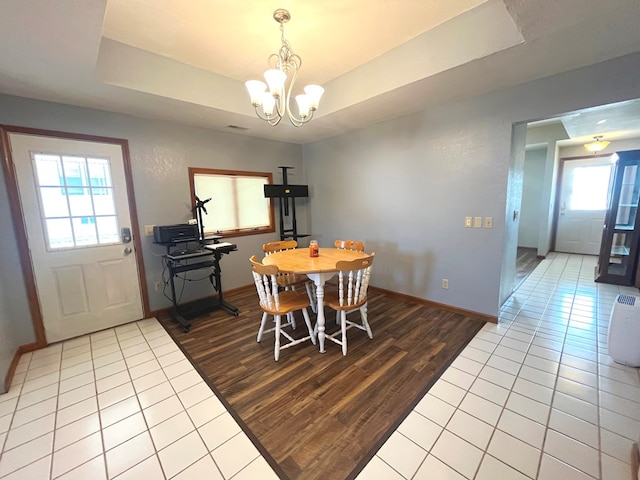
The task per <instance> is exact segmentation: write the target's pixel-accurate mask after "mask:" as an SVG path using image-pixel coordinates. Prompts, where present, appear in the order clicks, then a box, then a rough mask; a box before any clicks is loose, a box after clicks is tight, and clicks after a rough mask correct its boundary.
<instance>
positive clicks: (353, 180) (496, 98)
mask: <svg viewBox="0 0 640 480" xmlns="http://www.w3.org/2000/svg"><path fill="white" fill-rule="evenodd" d="M639 69H640V55H630V56H627V57H622V58H619V59H616V60H614V61H610V62H606V63H603V64H599V65H594V66H591V67H588V68H584V69H580V70H577V71H573V72H569V73H566V74H562V75H557V76H554V77H549V78H545V79H541V80H537V81H535V82H531V83H528V84H524V85H520V86H518V87H514V88H511V89H508V90H504V91H500V92H496V93H492V94H489V95H485V96H483V97H479V98H474V99H470V100H466V101H462V102H459V103H456V104H452V105H446V106H442V107H440V108H435V109H432V110H430V111H427V112H420V113H415V114H411V115H408V116H406V117H402V118H398V119H395V120H390V121H387V122H383V123H380V124H377V125H374V126H372V127H369V128H365V129H362V130H359V131H355V132H352V133H349V134H346V135H342V136H339V137H334V138H330V139H327V140H322V141H318V142H314V143H311V144H307V145H305V146H304V149H303V152H304V166H305V173H306V175H307V179H308V183H309V184H310V185H311V186H312V191H313V195H312V202H311V203H310V211H311V219H312V230H313V231H314V232H317V233H318V234H319V235H318V237H319V240H320V244H321V245H328V244H330V243H331V242H332V241H333V239H334V238H338V237H350V238H356V239H359V240H362V241H365V242H366V243H367V249H368V250H375V251H376V253H377V255H376V267H375V268H374V273H373V274H372V284H373V285H376V286H379V287H382V288H386V289H389V290H394V291H399V292H403V293H406V294H409V295H414V296H417V297H420V298H426V299H429V300H432V301H436V302H441V303H445V304H450V305H455V306H457V307H461V308H466V309H469V310H474V311H479V312H483V313H486V314H490V315H497V313H498V309H499V305H500V303H501V301H502V300H504V298H503V297H504V295H505V292H507V291H508V288H509V285H512V284H513V282H512V276H513V270H514V266H515V254H516V242H517V223H515V224H513V225H507V222H509V221H510V220H509V219H510V218H512V210H513V204H517V205H518V206H519V199H513V198H511V197H512V196H513V193H512V195H508V194H507V192H508V191H510V190H509V189H510V188H512V187H513V184H514V179H513V178H512V177H510V175H512V176H513V175H514V173H515V174H517V171H516V172H511V173H510V168H511V166H512V163H513V162H514V160H515V157H514V155H515V153H516V152H515V150H516V147H517V146H513V147H512V145H511V141H512V124H514V123H519V122H524V121H530V120H539V119H542V118H547V117H550V116H553V115H557V114H560V113H563V112H568V111H573V110H577V109H581V108H585V107H590V106H594V105H601V104H606V103H612V102H616V101H621V100H628V99H630V98H636V97H640V84H639V83H638V82H637V80H636V78H637V76H636V75H635V73H634V72H636V71H638V70H639ZM522 142H523V144H522V146H521V148H523V147H524V137H523V138H522ZM554 153H555V152H554ZM513 164H514V165H515V163H513ZM516 166H517V165H516ZM465 216H492V217H493V220H494V224H493V229H490V230H488V229H473V228H472V229H466V228H464V217H465ZM512 230H513V231H514V232H515V233H512ZM443 278H447V279H448V280H449V289H448V290H444V289H442V287H441V281H442V279H443ZM509 282H511V283H509ZM501 292H502V293H501Z"/></svg>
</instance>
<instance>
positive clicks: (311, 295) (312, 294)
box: [304, 282, 318, 313]
mask: <svg viewBox="0 0 640 480" xmlns="http://www.w3.org/2000/svg"><path fill="white" fill-rule="evenodd" d="M304 288H306V289H307V296H308V297H309V303H310V304H311V311H313V313H318V306H317V303H316V295H315V291H314V289H313V284H312V283H311V282H307V283H305V284H304Z"/></svg>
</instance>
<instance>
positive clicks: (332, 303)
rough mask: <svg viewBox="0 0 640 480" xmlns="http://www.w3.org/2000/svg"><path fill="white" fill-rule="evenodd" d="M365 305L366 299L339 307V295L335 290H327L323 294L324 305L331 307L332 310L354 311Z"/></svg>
mask: <svg viewBox="0 0 640 480" xmlns="http://www.w3.org/2000/svg"><path fill="white" fill-rule="evenodd" d="M365 303H367V298H366V297H365V298H364V300H362V301H361V302H358V303H352V304H351V305H346V302H345V305H340V293H339V292H338V291H337V290H333V289H331V290H327V291H325V294H324V304H325V305H327V306H329V307H331V308H332V309H333V310H338V311H342V310H349V311H351V310H355V309H356V308H360V307H361V306H363V305H364V304H365Z"/></svg>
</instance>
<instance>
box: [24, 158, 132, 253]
mask: <svg viewBox="0 0 640 480" xmlns="http://www.w3.org/2000/svg"><path fill="white" fill-rule="evenodd" d="M33 164H34V167H35V171H36V175H35V178H36V182H37V188H38V193H39V195H38V198H39V199H40V212H41V216H42V219H43V225H44V227H45V230H46V232H45V233H46V238H47V249H49V250H56V249H61V248H73V247H87V246H96V245H107V244H114V243H119V242H120V235H119V229H118V218H117V216H116V209H115V200H114V192H113V185H112V183H111V168H110V163H109V159H106V158H86V157H82V156H60V155H55V154H51V153H47V154H44V153H35V154H33Z"/></svg>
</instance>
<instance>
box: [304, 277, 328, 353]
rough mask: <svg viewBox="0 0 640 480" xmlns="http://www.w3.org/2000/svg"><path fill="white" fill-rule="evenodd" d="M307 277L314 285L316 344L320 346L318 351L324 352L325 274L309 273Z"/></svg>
mask: <svg viewBox="0 0 640 480" xmlns="http://www.w3.org/2000/svg"><path fill="white" fill-rule="evenodd" d="M307 277H308V278H310V279H311V280H313V283H315V285H316V305H317V311H318V313H317V315H318V316H317V317H316V323H317V326H318V345H319V346H320V353H324V331H325V326H324V324H325V321H324V282H325V280H326V276H325V275H324V274H322V273H309V274H307Z"/></svg>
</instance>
